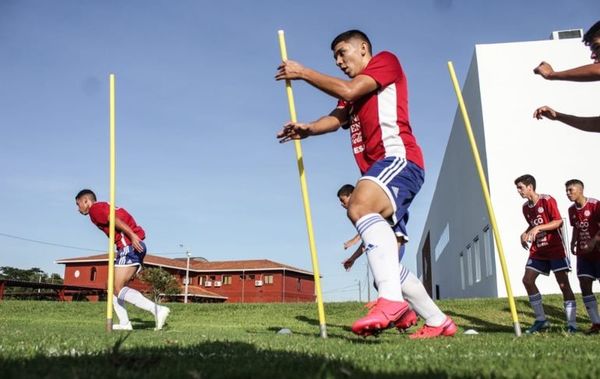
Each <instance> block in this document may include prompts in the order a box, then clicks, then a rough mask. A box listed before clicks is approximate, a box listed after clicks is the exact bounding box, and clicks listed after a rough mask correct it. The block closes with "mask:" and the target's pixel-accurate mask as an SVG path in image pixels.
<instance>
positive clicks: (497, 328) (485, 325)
mask: <svg viewBox="0 0 600 379" xmlns="http://www.w3.org/2000/svg"><path fill="white" fill-rule="evenodd" d="M445 313H446V314H447V315H448V316H450V317H453V318H455V321H456V318H461V319H463V320H466V321H467V322H468V324H464V323H462V322H461V323H458V326H459V327H461V328H463V329H475V330H477V331H478V332H480V333H481V332H484V333H512V332H513V331H514V329H513V326H512V325H511V324H509V323H512V321H511V318H510V312H508V313H507V314H506V322H507V325H501V324H496V323H494V322H490V321H487V320H484V319H481V318H479V317H475V316H471V315H468V314H464V313H458V312H453V311H450V310H446V311H445Z"/></svg>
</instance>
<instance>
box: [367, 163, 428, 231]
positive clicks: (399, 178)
mask: <svg viewBox="0 0 600 379" xmlns="http://www.w3.org/2000/svg"><path fill="white" fill-rule="evenodd" d="M360 180H371V181H373V182H375V183H377V184H378V185H379V186H380V187H381V188H382V189H383V190H384V191H385V193H386V195H387V196H388V198H389V199H390V202H391V203H392V206H393V207H394V214H393V215H392V220H391V222H390V224H391V225H392V229H394V233H396V236H399V237H400V236H402V237H404V238H405V240H406V241H408V233H407V231H406V224H407V223H408V207H409V206H410V204H411V203H412V201H413V199H414V198H415V195H416V194H417V193H418V192H419V190H420V189H421V186H422V185H423V181H424V180H425V171H423V169H422V168H420V167H419V166H417V165H416V164H414V163H413V162H410V161H407V160H406V159H405V158H400V157H387V158H385V159H382V160H380V161H377V162H375V164H373V166H371V168H370V169H369V171H367V172H366V173H365V174H364V175H363V176H362V177H361V178H360V179H359V181H360Z"/></svg>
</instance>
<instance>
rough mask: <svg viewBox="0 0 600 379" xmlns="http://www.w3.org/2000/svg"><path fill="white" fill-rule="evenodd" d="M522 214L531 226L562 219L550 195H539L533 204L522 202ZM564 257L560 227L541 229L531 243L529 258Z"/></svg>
mask: <svg viewBox="0 0 600 379" xmlns="http://www.w3.org/2000/svg"><path fill="white" fill-rule="evenodd" d="M523 215H524V216H525V220H527V223H528V224H529V226H530V227H531V228H533V227H534V226H538V225H543V224H547V223H549V222H551V221H555V220H562V217H560V212H559V211H558V206H557V205H556V200H554V198H553V197H552V196H550V195H540V198H539V199H538V201H537V202H536V203H535V204H534V205H530V204H529V202H528V201H527V202H525V204H523ZM564 257H566V254H565V246H564V244H563V236H562V233H561V228H558V229H554V230H549V231H541V232H539V233H538V234H537V235H536V236H535V241H533V242H532V243H531V248H530V249H529V258H534V259H542V260H550V259H560V258H564Z"/></svg>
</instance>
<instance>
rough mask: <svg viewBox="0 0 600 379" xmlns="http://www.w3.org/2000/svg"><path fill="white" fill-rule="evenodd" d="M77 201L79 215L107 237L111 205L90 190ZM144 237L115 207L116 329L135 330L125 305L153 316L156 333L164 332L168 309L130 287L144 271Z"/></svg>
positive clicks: (125, 214) (138, 227)
mask: <svg viewBox="0 0 600 379" xmlns="http://www.w3.org/2000/svg"><path fill="white" fill-rule="evenodd" d="M75 202H76V204H77V207H78V208H79V213H81V214H82V215H84V216H85V215H89V216H90V220H91V221H92V223H94V225H96V226H97V227H98V228H99V229H100V230H102V231H103V232H104V233H105V234H106V235H107V236H108V235H109V211H110V206H109V204H108V203H106V202H98V201H97V200H96V194H95V193H94V192H93V191H91V190H89V189H84V190H81V191H79V193H78V194H77V196H75ZM145 237H146V234H145V232H144V229H142V227H141V226H139V225H138V224H137V223H136V222H135V220H134V218H133V217H132V216H131V215H130V214H129V212H127V211H126V210H125V209H124V208H116V210H115V245H116V247H117V252H116V254H115V285H114V287H115V288H114V294H113V307H114V310H115V313H116V314H117V317H118V319H119V323H118V324H114V325H113V327H112V328H113V330H132V329H133V328H132V326H131V322H130V321H129V316H128V315H127V310H126V309H125V302H128V303H131V304H133V305H135V306H136V307H138V308H141V309H143V310H146V311H148V312H150V313H152V315H154V318H155V320H156V330H160V329H162V327H163V326H164V324H165V322H166V320H167V316H168V315H169V312H170V310H169V308H167V307H165V306H161V305H158V304H155V303H154V302H152V301H150V300H149V299H147V298H145V297H144V295H142V294H141V293H140V292H139V291H137V290H135V289H133V288H129V287H127V283H128V282H129V281H130V280H131V279H132V278H133V277H134V276H135V275H136V274H137V273H138V272H139V271H141V269H142V264H143V263H144V256H145V255H146V245H145V244H144V242H143V240H144V238H145Z"/></svg>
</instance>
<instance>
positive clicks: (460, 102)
mask: <svg viewBox="0 0 600 379" xmlns="http://www.w3.org/2000/svg"><path fill="white" fill-rule="evenodd" d="M448 70H449V71H450V78H451V79H452V84H453V85H454V91H455V92H456V97H457V99H458V105H459V107H460V111H461V113H462V116H463V120H464V123H465V129H466V131H467V137H468V138H469V142H470V143H471V150H472V152H473V159H474V160H475V166H476V167H477V173H478V174H479V181H480V182H481V189H482V191H483V197H484V198H485V205H486V206H487V211H488V216H489V218H490V224H491V225H492V231H493V232H494V238H495V239H496V246H497V247H498V257H499V258H500V265H501V266H502V275H503V276H504V284H505V286H506V294H507V296H508V304H509V306H510V313H511V315H512V319H513V325H514V328H515V335H516V336H517V337H520V336H521V326H520V324H519V317H518V316H517V308H516V306H515V298H514V297H513V294H512V288H511V286H510V278H509V276H508V271H507V269H506V259H505V258H504V248H503V247H502V240H501V239H500V232H499V231H498V224H497V222H496V215H495V214H494V208H493V207H492V201H491V198H490V191H489V189H488V185H487V180H486V178H485V173H484V172H483V165H482V164H481V158H480V156H479V149H477V143H476V142H475V137H474V136H473V129H472V128H471V121H470V120H469V114H468V113H467V107H466V106H465V102H464V100H463V97H462V92H461V91H460V87H459V86H458V80H457V79H456V73H455V72H454V65H453V64H452V62H448Z"/></svg>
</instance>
